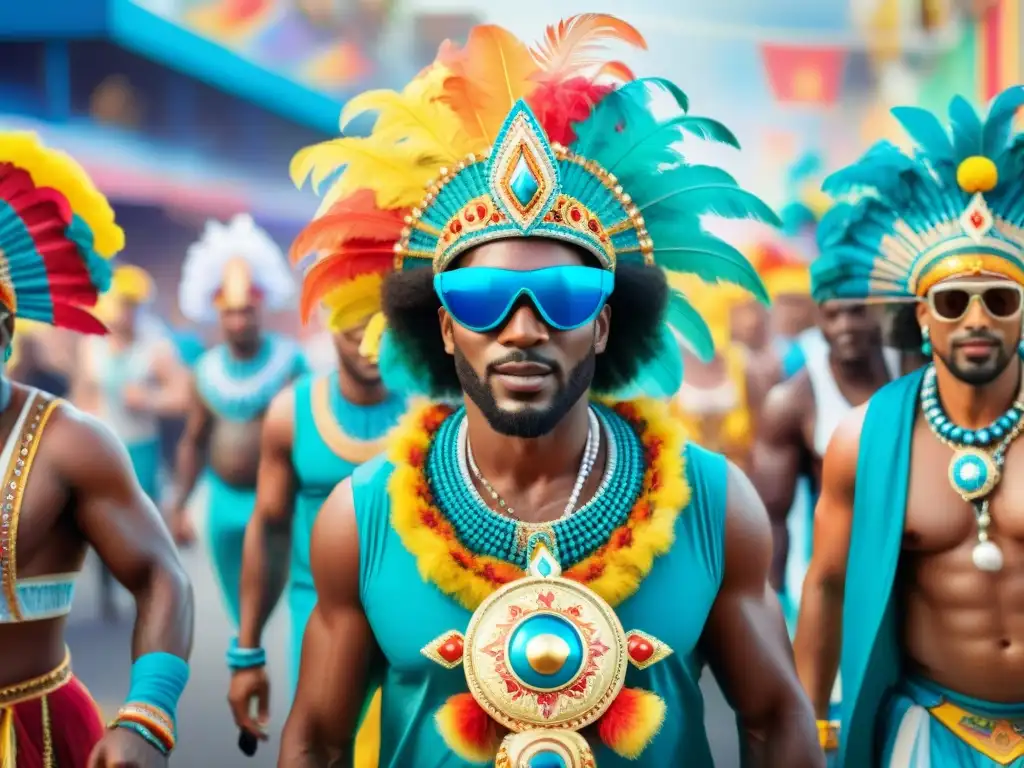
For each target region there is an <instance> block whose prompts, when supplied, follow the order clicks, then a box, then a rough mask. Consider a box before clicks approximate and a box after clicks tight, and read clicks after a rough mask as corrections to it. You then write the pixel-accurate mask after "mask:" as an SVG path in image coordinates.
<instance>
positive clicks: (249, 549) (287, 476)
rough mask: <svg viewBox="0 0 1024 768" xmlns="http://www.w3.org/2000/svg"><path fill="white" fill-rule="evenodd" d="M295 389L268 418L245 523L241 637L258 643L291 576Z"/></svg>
mask: <svg viewBox="0 0 1024 768" xmlns="http://www.w3.org/2000/svg"><path fill="white" fill-rule="evenodd" d="M294 412H295V395H294V392H293V390H292V389H291V387H289V388H288V389H285V390H284V391H282V392H281V393H280V394H278V395H277V397H275V398H274V399H273V400H272V401H271V403H270V407H269V408H268V409H267V415H266V418H265V419H264V422H263V436H262V439H261V441H260V468H259V474H258V476H257V479H256V507H255V509H254V510H253V515H252V518H251V519H250V520H249V525H248V526H246V529H245V547H244V549H243V552H242V620H241V629H240V632H239V643H240V645H241V646H242V647H243V648H258V647H259V646H260V637H261V636H262V634H263V627H264V626H265V625H266V623H267V618H268V617H269V616H270V613H271V611H273V610H274V606H275V605H277V601H278V600H280V599H281V592H283V591H284V585H285V582H286V581H287V578H288V553H289V548H290V547H291V541H292V526H291V523H292V513H293V504H294V499H295V486H296V478H295V468H294V467H293V466H292V440H293V438H294V423H293V421H294Z"/></svg>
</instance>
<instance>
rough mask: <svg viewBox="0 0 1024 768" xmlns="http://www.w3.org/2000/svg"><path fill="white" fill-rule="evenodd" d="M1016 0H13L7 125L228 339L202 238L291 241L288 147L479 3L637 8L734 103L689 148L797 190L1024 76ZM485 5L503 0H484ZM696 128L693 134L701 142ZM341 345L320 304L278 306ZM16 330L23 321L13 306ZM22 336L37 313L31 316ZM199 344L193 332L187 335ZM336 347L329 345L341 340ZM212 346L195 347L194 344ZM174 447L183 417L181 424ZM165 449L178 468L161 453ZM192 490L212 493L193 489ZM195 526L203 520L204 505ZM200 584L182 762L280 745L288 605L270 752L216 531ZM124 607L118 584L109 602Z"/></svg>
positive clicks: (62, 370) (91, 658)
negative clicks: (257, 726) (39, 143)
mask: <svg viewBox="0 0 1024 768" xmlns="http://www.w3.org/2000/svg"><path fill="white" fill-rule="evenodd" d="M1021 3H1022V0H715V1H714V2H707V1H706V0H632V2H628V3H627V2H624V0H614V1H612V0H589V2H588V1H585V0H515V1H514V2H508V3H498V2H488V3H480V2H475V3H471V2H467V1H466V0H31V2H14V0H4V1H3V2H0V130H10V129H29V130H34V131H37V132H38V133H39V134H40V135H41V136H42V137H43V138H44V140H45V141H46V143H47V144H49V145H51V146H56V147H60V148H62V149H64V150H66V151H68V152H69V153H71V154H72V155H73V156H74V157H75V158H77V159H78V160H79V161H80V162H81V163H82V164H83V165H84V166H85V167H86V169H87V170H88V171H89V173H90V174H91V175H92V176H93V178H94V179H96V181H97V183H98V184H99V186H100V187H101V188H102V190H103V191H104V192H105V193H106V194H107V195H108V196H109V197H110V199H111V201H112V203H113V205H114V207H115V209H116V213H117V216H118V220H119V222H120V224H121V225H122V226H123V228H124V229H125V231H126V235H127V243H128V245H127V248H126V250H125V251H124V253H123V255H122V256H121V257H120V259H119V261H120V262H121V263H130V264H136V265H139V266H142V267H144V268H145V269H146V270H148V271H149V272H150V274H151V275H152V276H153V278H154V281H155V283H156V288H157V295H156V298H155V301H154V303H153V304H152V306H151V307H150V308H149V310H148V314H147V317H146V320H147V322H150V323H151V324H153V326H154V327H156V328H158V329H160V332H162V333H166V334H168V335H170V336H171V337H173V338H175V339H179V338H180V339H189V338H191V339H194V340H198V342H199V344H200V347H199V348H200V349H201V346H202V345H209V344H212V343H214V342H216V341H217V334H216V329H213V328H207V327H194V326H190V325H189V324H187V323H185V322H184V320H183V319H182V317H181V314H180V312H179V311H178V307H177V302H176V295H177V283H178V280H179V278H180V267H181V262H182V259H183V256H184V253H185V250H186V248H187V247H188V246H189V244H191V243H192V242H193V241H194V240H195V239H196V238H197V237H198V235H199V233H200V231H201V229H202V227H203V224H204V222H205V221H206V220H207V219H209V218H217V219H220V220H222V221H223V220H226V219H227V218H229V217H230V216H233V215H234V214H236V213H240V212H250V213H251V214H252V215H253V217H254V218H255V219H256V221H257V222H258V223H259V224H260V225H261V226H263V227H264V228H266V229H267V230H268V231H269V232H270V234H271V235H272V236H273V237H274V238H275V239H276V240H277V241H278V243H279V244H280V245H281V246H282V247H285V248H286V247H287V246H288V244H289V243H290V241H291V239H292V237H293V236H294V235H295V233H296V232H297V231H298V230H299V229H300V227H302V226H303V224H305V223H306V222H307V221H308V220H309V218H310V217H311V216H312V214H313V212H314V211H315V209H316V201H315V199H314V198H313V196H312V195H311V194H309V192H308V190H307V191H305V192H299V191H297V190H295V189H294V187H293V185H292V183H291V181H290V180H289V176H288V163H289V159H290V158H291V156H292V155H293V154H294V153H295V152H296V151H297V150H298V149H300V148H301V147H304V146H306V145H309V144H311V143H314V142H317V141H321V140H324V139H326V138H329V137H333V136H336V135H337V132H338V115H339V112H340V110H341V108H342V106H343V105H344V103H345V100H346V98H347V97H348V96H350V95H351V94H353V93H356V92H359V91H361V90H364V89H366V88H369V87H386V88H398V87H401V86H402V84H404V82H405V81H406V80H407V79H408V78H409V77H410V76H411V75H413V74H415V73H416V72H417V71H418V70H419V69H420V68H421V67H422V66H423V65H425V64H426V63H428V62H429V61H430V60H431V59H432V58H433V56H434V53H435V52H436V50H437V47H438V45H439V44H440V43H441V42H442V41H443V40H445V39H448V38H450V39H453V40H456V41H459V42H461V41H463V40H464V39H465V36H466V33H467V31H468V30H469V28H470V27H471V26H472V25H474V24H476V23H479V22H494V23H498V24H502V25H504V26H506V27H507V28H509V29H510V30H511V31H513V32H514V33H516V34H518V35H521V36H523V37H525V38H526V39H531V40H532V39H537V38H539V37H540V36H541V35H542V34H543V31H544V27H545V25H546V24H550V23H554V22H557V21H558V20H559V19H560V18H563V17H565V16H568V15H571V14H573V13H579V12H609V13H616V14H619V15H621V16H622V17H623V18H625V19H626V20H627V21H629V22H631V23H632V24H634V25H635V26H637V27H638V28H639V29H640V31H641V32H642V33H643V34H644V35H645V36H646V37H647V40H648V43H649V50H648V51H647V52H636V53H633V52H630V53H629V54H628V55H627V56H626V57H625V58H626V59H627V63H629V64H630V65H631V66H633V67H634V69H635V71H636V72H637V73H638V74H639V75H655V74H656V75H660V76H664V77H667V78H669V79H671V80H674V81H675V82H677V83H678V84H679V85H680V86H681V87H682V88H683V89H684V90H685V91H687V93H688V94H689V96H690V101H691V105H692V111H693V113H694V114H702V115H708V116H712V117H715V118H718V119H720V120H722V121H723V122H725V123H726V125H728V126H729V127H730V128H731V129H733V130H734V132H735V133H736V135H737V136H738V138H739V140H740V142H741V144H742V145H743V147H744V151H743V152H742V154H740V153H736V152H732V151H722V150H715V151H714V153H713V156H711V157H707V156H704V155H702V153H707V152H710V150H704V149H701V148H697V149H695V150H694V154H693V155H692V158H693V159H694V160H697V161H700V160H701V159H707V160H709V161H713V162H715V163H720V164H722V165H724V166H725V167H726V168H727V169H728V170H729V171H730V172H732V173H733V174H734V175H735V176H736V177H737V178H738V180H739V181H740V182H741V183H742V184H744V185H745V186H747V187H749V188H751V189H753V190H754V191H755V192H758V193H759V194H761V195H762V196H763V197H764V198H766V199H767V200H768V201H769V202H771V203H772V204H774V205H776V207H778V206H780V205H781V204H782V203H784V202H785V201H786V196H787V195H789V194H791V193H792V190H791V189H789V186H790V185H788V183H787V179H786V169H787V168H788V167H790V165H791V164H792V163H793V162H794V160H795V159H796V158H797V157H798V156H800V155H801V154H803V153H805V152H816V153H818V154H819V155H820V156H821V157H822V160H823V164H824V166H825V167H826V168H833V167H835V166H837V165H839V164H841V163H844V162H848V161H850V160H852V159H853V158H854V157H855V156H857V155H859V154H860V153H861V152H863V151H864V149H865V148H866V147H867V146H868V145H869V144H870V143H871V142H874V141H876V140H879V139H882V138H889V139H892V140H894V141H897V142H903V141H904V140H903V138H902V136H901V135H900V134H899V133H898V132H897V131H896V130H895V126H894V122H893V120H892V118H891V117H890V116H889V115H888V109H889V107H891V106H893V105H896V104H919V105H922V106H926V107H929V108H932V109H944V105H945V103H946V102H947V101H948V99H949V97H950V96H951V95H953V94H955V93H960V94H963V95H964V96H966V97H967V98H969V99H971V100H972V101H974V102H975V103H977V104H984V103H985V102H987V101H988V99H989V98H990V97H991V96H992V95H994V94H995V93H997V92H999V91H1000V90H1002V89H1003V88H1005V87H1007V86H1009V85H1011V84H1013V83H1017V82H1019V81H1020V80H1021V74H1022V72H1021V60H1020V55H1021V53H1020V51H1021V45H1020V43H1021V31H1022V23H1024V20H1022V14H1021ZM484 9H485V10H484ZM696 146H697V145H696V144H695V147H696ZM270 324H271V326H272V327H273V328H275V329H276V330H279V331H282V332H286V333H291V334H294V335H296V336H298V337H300V338H301V339H302V340H303V342H304V343H305V344H306V345H307V350H308V352H309V355H310V357H311V358H312V360H313V361H314V363H315V364H317V365H319V364H322V365H323V366H324V367H330V366H331V365H332V354H331V351H330V346H329V344H327V345H325V344H324V337H323V332H322V329H321V328H319V327H318V326H317V325H316V324H315V323H314V324H313V326H311V327H310V328H305V329H304V328H300V326H299V323H298V321H297V317H296V313H295V312H294V311H289V312H287V313H281V314H280V315H278V316H275V317H273V318H271V319H270ZM19 329H20V326H19ZM33 335H35V336H36V338H37V340H38V341H39V342H40V343H38V344H35V345H33V348H34V351H33V354H32V355H31V356H29V355H28V353H26V357H25V359H23V360H22V364H24V365H26V366H28V367H30V368H32V370H33V372H35V373H39V374H42V373H46V374H47V375H51V376H52V377H56V379H55V380H58V381H59V380H61V378H62V377H63V379H64V380H65V382H66V380H67V379H68V378H70V377H71V376H72V375H73V371H72V368H73V365H74V363H73V361H74V360H75V355H74V341H73V340H72V339H71V338H69V337H68V336H67V335H66V334H61V333H58V332H53V331H49V330H45V329H43V330H34V331H33ZM16 338H17V339H18V340H19V341H18V343H22V342H21V341H20V340H21V339H22V338H28V334H27V333H25V334H20V333H19V335H18V336H17V337H16ZM179 349H180V351H182V355H183V357H186V358H187V357H188V356H189V355H191V354H192V353H186V352H185V350H186V349H187V346H186V345H185V344H184V343H183V344H182V345H181V346H180V347H179ZM325 350H326V354H325ZM193 359H194V358H193ZM166 426H167V430H166V436H165V437H166V440H165V443H166V444H165V459H166V460H168V462H169V459H170V457H171V456H172V450H173V444H174V439H175V436H176V434H177V430H178V429H180V424H179V425H177V426H176V425H175V424H173V423H169V424H168V425H166ZM165 469H169V468H165ZM196 509H197V510H201V509H202V505H201V504H200V505H196ZM196 522H197V527H198V529H199V530H200V531H202V530H203V521H202V519H201V518H199V517H197V520H196ZM184 558H185V562H186V564H187V566H188V569H189V573H190V575H191V576H192V578H193V583H194V585H195V594H196V601H197V617H196V637H195V649H194V653H193V661H192V676H191V684H190V685H189V688H188V690H187V691H186V694H185V698H184V700H183V704H182V708H181V712H180V728H181V733H182V740H181V744H180V748H179V749H178V751H177V752H176V754H175V756H174V759H173V760H172V763H173V764H174V765H178V766H185V767H186V768H207V767H208V766H209V767H210V768H213V767H214V766H216V768H229V767H230V766H245V765H248V766H254V767H255V766H260V767H261V768H263V767H264V766H273V765H275V764H276V763H275V759H276V749H277V734H278V732H279V729H280V727H281V724H282V723H283V720H284V716H285V708H286V702H285V700H284V696H283V695H284V692H285V687H286V686H285V680H286V673H287V670H286V648H285V643H286V622H285V618H286V617H285V615H284V612H283V611H279V612H278V613H277V614H276V615H275V617H274V620H273V622H272V624H271V627H270V629H269V630H268V634H267V635H266V638H265V645H266V647H267V649H268V651H269V653H270V659H271V662H270V669H271V672H272V675H273V679H274V682H275V692H276V695H275V697H274V702H273V707H272V733H273V740H272V741H271V743H270V744H269V745H264V746H262V747H261V749H260V751H259V753H258V755H257V756H256V757H255V758H253V759H246V758H244V757H242V755H241V754H240V753H239V751H238V750H237V748H236V746H235V742H236V739H237V733H236V731H235V729H234V727H233V726H232V725H231V722H230V718H229V714H228V708H227V705H226V701H225V698H226V694H227V683H228V672H227V669H226V667H225V664H224V651H225V648H226V646H227V643H228V640H229V638H230V636H231V634H232V629H231V627H230V626H229V623H228V620H227V618H226V615H225V612H224V610H223V607H222V605H221V602H220V595H219V592H218V590H217V589H216V586H215V583H214V580H213V577H212V573H211V570H210V565H209V560H208V557H207V554H206V550H205V549H204V542H203V541H200V542H198V544H197V545H196V546H195V547H193V548H191V549H189V550H187V551H186V552H184ZM99 584H100V580H99V576H98V573H97V568H96V563H95V562H94V560H92V559H91V560H90V563H89V567H88V569H87V572H86V574H84V575H83V577H82V578H81V579H80V585H79V592H78V595H77V602H76V607H75V610H74V613H73V614H72V617H71V625H70V631H69V643H70V645H71V648H72V652H73V658H74V668H75V671H76V672H77V673H78V674H79V675H80V676H81V678H82V679H83V680H84V681H85V682H86V684H87V685H88V686H89V687H90V689H91V690H92V691H93V693H94V694H95V695H96V697H97V698H98V699H99V701H100V703H101V705H102V706H103V707H104V709H105V711H106V713H108V714H111V713H113V712H114V711H115V710H116V708H117V707H118V706H119V704H120V703H121V701H122V698H123V696H124V695H125V692H126V691H127V685H128V669H129V655H128V646H129V639H130V632H131V621H132V618H133V617H132V608H131V601H130V599H128V597H127V595H124V594H120V593H118V595H117V597H116V603H117V607H118V609H119V612H120V615H119V617H116V618H113V617H111V616H110V615H109V611H108V610H104V601H103V599H102V596H101V594H100V589H99ZM108 607H109V606H108ZM706 684H707V688H708V691H709V697H708V707H707V710H708V722H709V729H710V732H711V734H712V739H713V741H714V743H715V748H716V753H717V762H718V765H719V766H723V768H731V767H732V766H735V765H737V764H738V759H737V757H736V751H735V744H734V735H733V734H734V720H733V716H732V714H731V713H730V712H729V711H728V709H727V707H726V706H725V705H724V702H723V701H722V700H721V697H720V696H719V695H718V693H717V692H716V691H715V689H714V685H713V681H710V680H708V681H706Z"/></svg>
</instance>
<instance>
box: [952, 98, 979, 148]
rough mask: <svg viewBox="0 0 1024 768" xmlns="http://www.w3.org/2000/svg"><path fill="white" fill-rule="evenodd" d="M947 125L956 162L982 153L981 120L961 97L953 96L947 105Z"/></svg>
mask: <svg viewBox="0 0 1024 768" xmlns="http://www.w3.org/2000/svg"><path fill="white" fill-rule="evenodd" d="M949 123H950V129H951V132H952V134H953V152H954V154H955V155H956V160H957V162H959V161H961V160H964V159H966V158H968V157H973V156H974V155H980V154H981V153H982V151H983V142H982V125H981V118H979V117H978V113H977V112H975V111H974V107H972V106H971V104H970V102H969V101H967V99H965V98H964V97H963V96H954V97H953V100H952V101H951V102H950V103H949Z"/></svg>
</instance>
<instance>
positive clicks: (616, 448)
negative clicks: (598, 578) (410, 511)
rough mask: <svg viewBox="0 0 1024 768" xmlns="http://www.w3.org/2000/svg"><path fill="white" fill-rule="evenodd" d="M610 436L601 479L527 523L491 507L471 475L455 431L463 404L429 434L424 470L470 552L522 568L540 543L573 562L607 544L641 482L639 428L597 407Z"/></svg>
mask: <svg viewBox="0 0 1024 768" xmlns="http://www.w3.org/2000/svg"><path fill="white" fill-rule="evenodd" d="M594 408H595V410H596V413H597V418H598V419H599V421H600V423H601V425H602V427H603V429H604V433H605V435H606V436H607V440H608V459H607V466H606V468H605V475H604V478H603V480H602V483H601V486H600V487H599V488H598V490H597V492H596V493H595V494H594V496H593V498H591V499H590V500H589V501H588V502H587V503H586V504H584V505H583V506H582V507H580V508H579V509H578V510H576V512H575V513H574V514H572V515H569V516H565V517H562V518H560V519H559V520H555V521H553V522H550V523H524V522H522V521H519V520H514V519H512V518H511V517H508V516H506V515H502V514H499V513H497V512H495V511H493V510H492V509H491V508H490V507H489V506H488V505H487V504H486V503H485V502H484V500H483V499H482V498H480V495H479V494H478V493H477V492H476V488H475V487H474V485H473V483H472V482H467V478H468V477H469V472H470V471H471V470H469V468H468V461H467V458H466V456H465V445H466V443H465V440H463V439H460V431H461V430H462V428H463V423H464V421H465V416H466V414H465V410H463V409H460V410H459V411H457V412H456V413H454V414H452V415H451V416H450V417H449V418H447V419H445V421H444V423H443V424H442V425H441V427H440V428H439V429H438V432H437V436H436V437H435V439H434V440H433V441H432V443H431V446H430V452H429V455H428V457H427V462H426V470H427V477H428V481H429V483H430V486H431V491H432V495H433V498H434V501H435V503H436V504H437V507H438V508H439V509H440V510H441V512H442V513H443V514H444V516H445V518H446V519H447V520H448V521H449V522H450V523H451V525H452V527H453V528H454V530H455V533H456V535H457V536H458V538H459V540H460V541H462V543H463V544H464V545H465V546H466V547H468V548H469V549H470V550H471V551H473V552H475V553H476V554H480V555H489V556H491V557H496V558H498V559H500V560H504V561H505V562H507V563H511V564H513V565H516V566H518V567H519V568H522V569H524V570H525V569H526V568H527V566H528V564H529V560H530V554H531V553H532V551H533V549H534V548H535V547H536V545H537V544H540V543H543V544H544V545H545V546H546V547H548V549H549V550H550V551H551V552H552V554H553V555H554V556H555V558H556V559H557V560H558V562H559V563H560V564H561V565H562V567H563V568H570V567H571V566H573V565H575V564H576V563H578V562H580V561H581V560H583V559H584V558H586V557H587V556H589V555H591V554H592V553H594V552H595V551H596V550H597V549H598V548H600V547H601V546H602V545H604V544H605V543H607V541H608V539H609V537H610V536H611V534H612V532H613V531H614V530H615V529H616V528H618V527H619V526H621V525H622V524H623V523H625V521H626V519H627V518H628V517H629V514H630V510H631V508H632V506H633V503H634V502H635V501H636V499H637V496H638V495H639V493H640V490H641V488H642V485H643V479H644V470H645V465H644V453H643V448H642V446H641V445H640V440H639V439H638V437H637V435H636V433H635V432H634V431H633V429H631V427H630V425H629V424H628V423H627V422H626V421H625V419H623V418H622V417H621V416H619V415H618V414H616V413H615V412H614V411H612V410H611V409H608V408H606V407H604V406H601V405H595V406H594Z"/></svg>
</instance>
